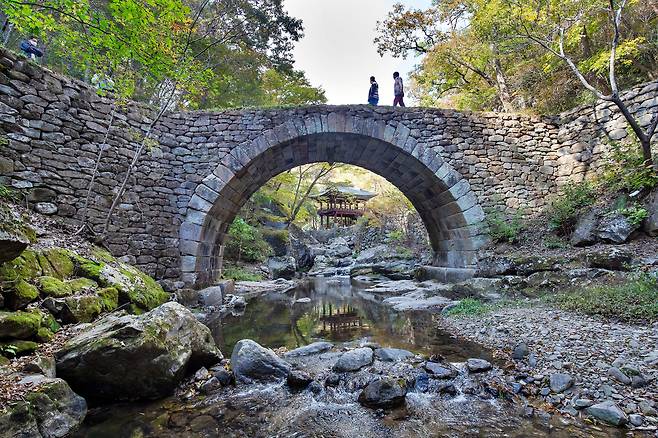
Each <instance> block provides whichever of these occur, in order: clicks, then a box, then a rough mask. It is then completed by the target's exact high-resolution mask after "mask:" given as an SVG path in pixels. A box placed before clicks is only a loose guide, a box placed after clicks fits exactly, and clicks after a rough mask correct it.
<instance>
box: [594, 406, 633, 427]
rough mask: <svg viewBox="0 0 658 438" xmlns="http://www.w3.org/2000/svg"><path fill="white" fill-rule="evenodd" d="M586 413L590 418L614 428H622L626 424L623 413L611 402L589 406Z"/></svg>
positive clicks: (625, 417) (626, 418)
mask: <svg viewBox="0 0 658 438" xmlns="http://www.w3.org/2000/svg"><path fill="white" fill-rule="evenodd" d="M586 411H587V413H588V414H589V415H591V416H592V417H594V418H597V419H599V420H601V421H603V422H606V423H608V424H612V425H614V426H623V425H624V424H626V423H628V417H627V416H626V414H625V413H624V411H622V410H621V409H619V407H618V406H617V405H616V404H615V403H614V402H612V401H604V402H602V403H599V404H596V405H594V406H590V407H589V408H587V409H586Z"/></svg>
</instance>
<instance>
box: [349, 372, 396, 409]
mask: <svg viewBox="0 0 658 438" xmlns="http://www.w3.org/2000/svg"><path fill="white" fill-rule="evenodd" d="M406 395H407V388H406V387H403V386H402V385H400V383H399V382H398V381H397V380H395V379H392V378H390V377H381V378H377V379H375V380H372V381H371V382H370V383H368V384H367V385H366V387H365V388H364V389H363V391H361V394H359V403H361V404H362V405H364V406H367V407H369V408H376V409H378V408H395V407H398V406H401V405H403V404H404V401H405V397H406Z"/></svg>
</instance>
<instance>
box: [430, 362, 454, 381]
mask: <svg viewBox="0 0 658 438" xmlns="http://www.w3.org/2000/svg"><path fill="white" fill-rule="evenodd" d="M424 368H425V369H426V370H427V372H429V373H430V374H431V375H432V377H434V378H436V379H452V378H454V377H457V374H458V372H457V370H456V369H454V368H452V367H451V366H449V365H442V364H440V363H436V362H426V363H425V365H424Z"/></svg>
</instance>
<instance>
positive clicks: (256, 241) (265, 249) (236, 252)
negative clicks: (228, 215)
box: [225, 217, 272, 262]
mask: <svg viewBox="0 0 658 438" xmlns="http://www.w3.org/2000/svg"><path fill="white" fill-rule="evenodd" d="M271 252H272V249H271V248H270V246H269V245H268V244H267V242H265V240H263V236H262V234H261V232H260V231H259V230H258V228H256V227H254V226H252V225H249V224H248V223H247V222H246V221H245V220H244V219H242V218H240V217H238V218H235V220H234V221H233V223H232V224H231V226H230V228H229V230H228V242H227V243H226V248H225V255H226V258H228V259H232V260H237V261H246V262H262V261H264V260H265V259H266V258H267V256H268V255H270V253H271Z"/></svg>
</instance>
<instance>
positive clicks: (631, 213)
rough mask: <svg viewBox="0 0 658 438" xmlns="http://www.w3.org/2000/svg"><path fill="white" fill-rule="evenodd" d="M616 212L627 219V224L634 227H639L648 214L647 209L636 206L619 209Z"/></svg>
mask: <svg viewBox="0 0 658 438" xmlns="http://www.w3.org/2000/svg"><path fill="white" fill-rule="evenodd" d="M618 211H619V213H621V214H622V215H623V216H624V217H625V218H626V219H628V222H630V223H631V225H633V226H634V227H636V226H638V225H640V224H641V223H642V221H643V220H645V219H646V218H647V217H649V212H648V211H647V209H646V208H644V207H643V206H641V205H638V204H633V205H630V206H628V207H625V208H622V209H619V210H618Z"/></svg>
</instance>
